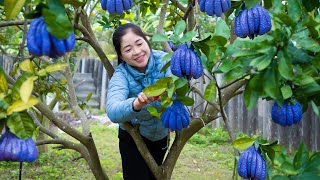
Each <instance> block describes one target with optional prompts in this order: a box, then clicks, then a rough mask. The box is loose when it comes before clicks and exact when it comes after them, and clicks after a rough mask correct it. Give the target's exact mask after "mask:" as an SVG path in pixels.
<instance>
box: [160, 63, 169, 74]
mask: <svg viewBox="0 0 320 180" xmlns="http://www.w3.org/2000/svg"><path fill="white" fill-rule="evenodd" d="M170 62H171V61H168V62H167V63H166V64H165V65H164V66H163V67H162V68H161V70H160V73H162V72H163V71H165V70H166V69H167V68H168V67H170Z"/></svg>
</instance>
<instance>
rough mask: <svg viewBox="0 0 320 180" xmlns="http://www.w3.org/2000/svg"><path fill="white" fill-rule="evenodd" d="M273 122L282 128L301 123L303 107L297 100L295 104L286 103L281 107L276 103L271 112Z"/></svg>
mask: <svg viewBox="0 0 320 180" xmlns="http://www.w3.org/2000/svg"><path fill="white" fill-rule="evenodd" d="M271 118H272V120H273V121H274V122H275V123H277V124H280V125H281V126H291V125H292V124H296V123H299V122H300V121H301V119H302V107H301V105H300V103H299V102H298V101H297V100H296V102H295V104H291V103H290V102H288V101H285V103H284V105H283V106H282V107H281V106H280V105H279V104H278V103H277V102H274V104H273V106H272V111H271Z"/></svg>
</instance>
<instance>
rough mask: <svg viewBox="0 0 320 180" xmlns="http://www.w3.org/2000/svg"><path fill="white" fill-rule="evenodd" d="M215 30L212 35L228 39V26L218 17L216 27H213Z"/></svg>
mask: <svg viewBox="0 0 320 180" xmlns="http://www.w3.org/2000/svg"><path fill="white" fill-rule="evenodd" d="M215 29H216V30H215V32H214V35H216V36H222V37H224V38H225V39H229V38H230V28H229V26H228V25H227V23H226V21H224V20H222V19H219V20H218V22H217V24H216V28H215Z"/></svg>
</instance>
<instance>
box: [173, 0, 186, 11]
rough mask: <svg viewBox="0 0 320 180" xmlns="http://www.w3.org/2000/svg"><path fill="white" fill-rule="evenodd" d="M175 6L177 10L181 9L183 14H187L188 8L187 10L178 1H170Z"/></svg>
mask: <svg viewBox="0 0 320 180" xmlns="http://www.w3.org/2000/svg"><path fill="white" fill-rule="evenodd" d="M170 1H171V2H172V4H173V5H175V6H176V7H177V8H179V9H180V10H181V11H182V12H184V13H185V12H186V11H187V8H185V7H184V6H183V5H182V4H180V3H179V1H178V0H170Z"/></svg>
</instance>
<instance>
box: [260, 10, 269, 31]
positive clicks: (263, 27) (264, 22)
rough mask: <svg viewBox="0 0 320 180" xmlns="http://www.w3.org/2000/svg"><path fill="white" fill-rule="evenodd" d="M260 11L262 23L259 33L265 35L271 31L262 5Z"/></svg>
mask: <svg viewBox="0 0 320 180" xmlns="http://www.w3.org/2000/svg"><path fill="white" fill-rule="evenodd" d="M258 11H259V16H260V25H259V32H258V35H263V34H265V33H267V32H268V31H269V30H268V29H269V27H268V22H267V17H266V15H265V13H264V10H263V8H262V7H260V8H258Z"/></svg>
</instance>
